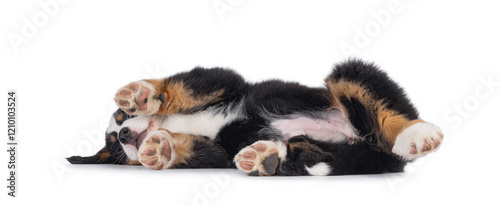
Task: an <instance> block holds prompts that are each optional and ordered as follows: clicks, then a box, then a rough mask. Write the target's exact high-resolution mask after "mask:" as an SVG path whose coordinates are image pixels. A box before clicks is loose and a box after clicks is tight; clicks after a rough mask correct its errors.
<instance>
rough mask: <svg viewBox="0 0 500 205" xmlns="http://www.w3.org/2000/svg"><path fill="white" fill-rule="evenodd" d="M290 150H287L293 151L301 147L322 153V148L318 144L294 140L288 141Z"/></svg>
mask: <svg viewBox="0 0 500 205" xmlns="http://www.w3.org/2000/svg"><path fill="white" fill-rule="evenodd" d="M289 145H290V150H289V152H294V150H295V149H297V148H298V149H303V150H308V151H313V152H318V153H324V152H323V150H321V149H320V148H319V147H318V146H316V145H314V144H311V143H309V142H307V141H306V142H294V143H290V144H289Z"/></svg>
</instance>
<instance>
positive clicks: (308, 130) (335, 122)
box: [270, 110, 361, 142]
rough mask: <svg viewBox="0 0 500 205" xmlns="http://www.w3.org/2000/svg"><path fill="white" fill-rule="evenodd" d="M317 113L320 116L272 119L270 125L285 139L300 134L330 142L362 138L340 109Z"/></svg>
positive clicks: (292, 116)
mask: <svg viewBox="0 0 500 205" xmlns="http://www.w3.org/2000/svg"><path fill="white" fill-rule="evenodd" d="M317 115H318V117H311V116H306V115H291V116H285V117H284V118H282V119H274V120H271V123H270V126H271V127H272V128H273V129H275V130H277V131H278V132H280V134H281V135H282V136H283V137H284V139H289V138H292V137H295V136H300V135H307V136H309V137H311V138H312V139H315V140H320V141H329V142H341V141H356V140H360V139H361V138H360V137H359V136H358V135H357V131H356V130H355V129H354V127H353V126H352V125H351V123H350V122H349V120H348V119H347V117H346V116H345V115H344V114H343V113H342V112H341V111H340V110H332V111H328V112H324V113H319V114H317Z"/></svg>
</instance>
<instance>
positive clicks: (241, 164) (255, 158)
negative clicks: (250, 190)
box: [234, 141, 286, 176]
mask: <svg viewBox="0 0 500 205" xmlns="http://www.w3.org/2000/svg"><path fill="white" fill-rule="evenodd" d="M285 158H286V146H285V144H284V143H283V142H280V141H278V142H275V141H257V142H255V143H253V144H252V145H250V146H247V147H245V148H243V149H242V150H241V151H240V152H239V153H238V154H236V156H235V158H234V162H235V163H236V167H237V168H238V169H239V170H241V171H243V172H245V173H246V174H248V175H250V176H271V175H274V174H276V169H277V168H278V165H279V163H280V162H282V161H283V160H285Z"/></svg>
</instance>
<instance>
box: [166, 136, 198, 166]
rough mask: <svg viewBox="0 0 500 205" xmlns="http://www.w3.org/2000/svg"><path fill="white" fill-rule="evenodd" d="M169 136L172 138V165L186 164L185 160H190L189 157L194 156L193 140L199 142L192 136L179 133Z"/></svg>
mask: <svg viewBox="0 0 500 205" xmlns="http://www.w3.org/2000/svg"><path fill="white" fill-rule="evenodd" d="M169 134H170V136H172V141H173V148H174V150H173V151H174V152H175V155H176V156H175V159H172V160H174V161H173V162H172V165H173V166H175V165H176V164H181V163H182V164H186V163H187V162H186V159H188V158H190V157H191V156H193V155H194V152H193V145H194V140H199V139H198V138H197V137H196V138H195V137H193V136H192V135H188V134H180V133H170V132H169Z"/></svg>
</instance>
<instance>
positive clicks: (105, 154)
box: [66, 147, 116, 164]
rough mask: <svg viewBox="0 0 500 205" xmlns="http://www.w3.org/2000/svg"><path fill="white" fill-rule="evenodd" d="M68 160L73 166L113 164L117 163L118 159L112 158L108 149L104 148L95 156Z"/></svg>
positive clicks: (73, 157) (74, 157) (76, 157)
mask: <svg viewBox="0 0 500 205" xmlns="http://www.w3.org/2000/svg"><path fill="white" fill-rule="evenodd" d="M66 159H67V160H68V162H69V163H71V164H113V163H115V162H116V159H115V158H114V157H112V156H111V154H110V153H109V151H108V149H107V148H106V147H104V148H102V149H101V150H100V151H99V152H97V153H96V154H95V155H94V156H90V157H81V156H72V157H68V158H66Z"/></svg>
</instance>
